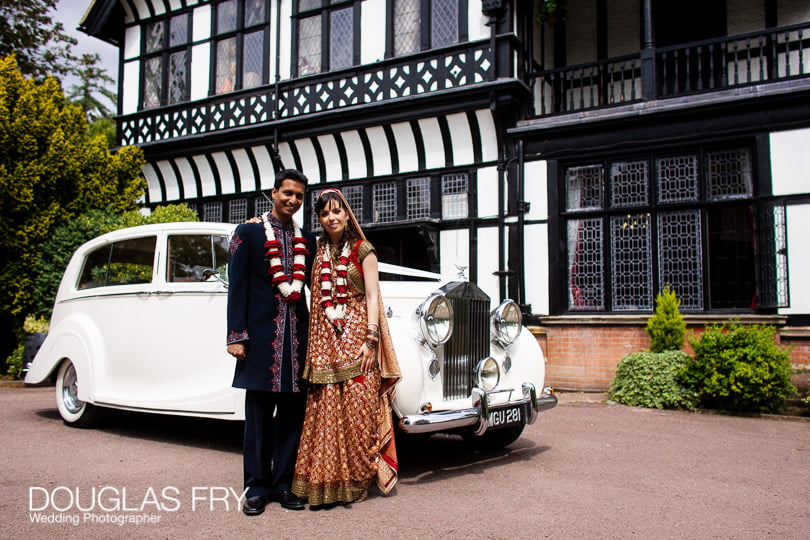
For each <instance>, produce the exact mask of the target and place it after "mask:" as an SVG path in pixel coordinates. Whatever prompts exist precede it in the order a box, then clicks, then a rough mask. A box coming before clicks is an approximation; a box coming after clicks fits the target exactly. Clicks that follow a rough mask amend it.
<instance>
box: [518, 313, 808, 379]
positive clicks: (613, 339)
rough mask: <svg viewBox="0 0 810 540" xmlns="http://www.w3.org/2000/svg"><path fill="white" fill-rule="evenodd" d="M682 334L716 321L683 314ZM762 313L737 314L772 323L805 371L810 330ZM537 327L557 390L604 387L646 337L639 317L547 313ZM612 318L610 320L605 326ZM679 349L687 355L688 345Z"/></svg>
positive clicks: (643, 320)
mask: <svg viewBox="0 0 810 540" xmlns="http://www.w3.org/2000/svg"><path fill="white" fill-rule="evenodd" d="M684 318H685V319H686V321H687V335H689V334H690V332H692V333H695V334H700V332H701V330H702V329H703V327H704V326H705V324H707V323H709V322H721V319H716V318H707V317H701V318H697V317H684ZM772 319H773V318H772V317H771V318H768V317H757V316H750V317H741V321H742V322H748V323H752V324H756V323H758V324H771V325H773V326H777V328H778V332H777V338H778V339H779V341H780V342H781V343H782V344H783V345H793V350H792V351H791V355H790V358H791V362H792V363H793V365H794V367H797V368H802V369H810V329H796V328H790V327H781V328H780V327H779V326H778V325H777V324H775V323H777V322H779V321H774V320H772ZM543 322H544V323H547V324H543V325H542V326H535V327H531V328H530V329H531V330H532V333H533V334H534V335H535V337H536V338H537V341H538V343H539V344H540V347H541V348H542V349H543V353H544V354H545V357H546V382H545V384H546V385H549V386H553V387H555V388H558V389H560V390H586V391H587V390H593V391H606V390H607V389H608V388H609V387H610V382H611V381H612V380H613V376H614V374H615V373H616V365H617V364H618V363H619V361H620V360H621V359H622V358H624V357H625V356H626V355H627V354H629V353H633V352H640V351H645V350H647V349H648V348H649V346H650V339H649V337H648V336H647V333H646V332H645V331H644V326H645V324H646V322H647V319H646V318H641V317H617V318H614V320H613V321H612V320H611V319H609V318H607V317H604V318H596V317H595V318H587V317H576V318H567V317H553V318H552V317H549V318H546V319H543ZM611 322H613V323H614V324H610V323H611ZM684 350H685V351H686V352H687V353H689V354H692V350H691V348H690V347H689V345H688V344H686V345H685V348H684Z"/></svg>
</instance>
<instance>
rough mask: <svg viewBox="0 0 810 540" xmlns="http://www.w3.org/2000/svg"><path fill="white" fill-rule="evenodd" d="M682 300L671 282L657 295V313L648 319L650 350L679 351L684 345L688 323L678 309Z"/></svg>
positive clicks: (647, 328) (647, 329)
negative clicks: (670, 284)
mask: <svg viewBox="0 0 810 540" xmlns="http://www.w3.org/2000/svg"><path fill="white" fill-rule="evenodd" d="M680 305H681V301H680V300H679V299H678V298H677V297H676V296H675V290H674V289H672V288H671V287H670V286H669V284H667V285H666V286H664V290H663V291H661V292H659V293H658V295H657V296H656V297H655V315H653V316H652V317H650V318H649V320H647V327H646V328H645V330H646V331H647V334H649V336H650V351H651V352H664V351H678V350H680V349H681V347H683V338H684V336H685V334H686V323H685V322H684V320H683V315H681V312H680V310H679V309H678V308H679V307H680Z"/></svg>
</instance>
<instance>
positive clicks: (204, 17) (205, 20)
mask: <svg viewBox="0 0 810 540" xmlns="http://www.w3.org/2000/svg"><path fill="white" fill-rule="evenodd" d="M193 17H194V20H193V21H192V27H193V28H192V32H191V40H192V41H201V40H203V39H208V38H209V37H211V5H210V4H205V5H203V6H199V7H196V8H194V14H193Z"/></svg>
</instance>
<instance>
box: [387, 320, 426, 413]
mask: <svg viewBox="0 0 810 540" xmlns="http://www.w3.org/2000/svg"><path fill="white" fill-rule="evenodd" d="M388 325H389V328H390V331H391V339H392V341H393V343H395V344H396V346H395V349H396V353H397V361H398V362H399V372H400V374H401V377H400V380H399V382H398V383H397V386H396V393H395V395H394V402H393V404H392V405H393V409H394V412H395V413H396V414H397V416H402V415H403V414H413V413H414V412H416V410H417V409H418V406H419V405H418V404H419V403H420V402H421V400H422V399H423V396H424V394H425V391H426V390H425V385H426V383H427V382H428V381H427V379H428V378H429V376H428V375H427V365H428V362H430V358H431V356H430V354H429V353H428V351H427V349H426V348H425V347H423V346H422V345H421V344H420V343H419V340H418V337H417V335H416V333H415V332H414V328H416V326H415V325H414V320H412V318H411V317H404V318H399V317H393V318H391V319H389V321H388Z"/></svg>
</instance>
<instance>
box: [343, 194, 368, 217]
mask: <svg viewBox="0 0 810 540" xmlns="http://www.w3.org/2000/svg"><path fill="white" fill-rule="evenodd" d="M341 191H342V192H343V196H344V197H346V202H348V203H349V206H350V207H351V208H352V212H354V217H356V218H357V221H359V222H360V223H365V220H364V218H363V216H364V214H363V186H345V187H344V188H342V189H341Z"/></svg>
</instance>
